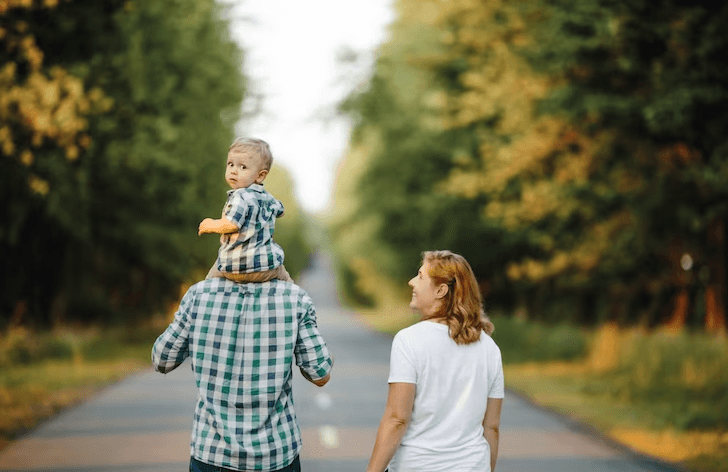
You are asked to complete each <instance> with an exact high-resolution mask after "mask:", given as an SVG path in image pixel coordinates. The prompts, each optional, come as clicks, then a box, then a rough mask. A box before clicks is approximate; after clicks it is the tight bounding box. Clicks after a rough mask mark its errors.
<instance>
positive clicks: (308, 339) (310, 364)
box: [294, 296, 333, 380]
mask: <svg viewBox="0 0 728 472" xmlns="http://www.w3.org/2000/svg"><path fill="white" fill-rule="evenodd" d="M301 313H302V314H301V316H300V319H299V321H298V339H297V341H296V347H295V349H294V354H295V356H296V365H297V366H299V367H300V368H301V369H303V371H304V372H306V374H308V376H309V377H311V379H312V380H320V379H323V378H324V377H326V376H327V375H328V373H329V372H330V371H331V367H332V365H333V361H332V360H331V355H330V354H329V349H328V348H327V347H326V343H325V342H324V339H323V337H321V334H320V333H319V330H318V326H317V324H316V309H315V308H314V306H313V302H311V299H310V298H309V297H308V296H305V297H304V299H303V300H302V302H301Z"/></svg>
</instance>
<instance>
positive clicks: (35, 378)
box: [0, 328, 161, 450]
mask: <svg viewBox="0 0 728 472" xmlns="http://www.w3.org/2000/svg"><path fill="white" fill-rule="evenodd" d="M159 332H161V331H157V330H156V329H151V328H143V329H138V330H131V329H114V330H99V329H89V328H84V329H83V330H79V329H76V330H71V329H63V330H56V331H54V332H52V333H51V332H49V333H33V332H30V331H28V330H25V329H23V328H14V329H10V330H8V331H7V332H5V333H3V334H2V336H0V362H2V364H3V368H2V369H1V370H0V412H2V413H0V450H2V449H3V448H5V447H6V446H7V445H8V444H9V443H10V442H11V441H13V440H14V439H16V438H18V437H19V436H21V435H23V434H25V433H27V432H28V431H31V430H32V429H34V428H35V427H36V426H37V425H38V424H39V423H40V422H42V421H43V420H45V419H47V418H49V417H50V416H53V415H54V414H56V413H57V412H59V411H60V410H62V409H64V408H67V407H69V406H71V405H74V404H77V403H79V402H81V401H83V400H85V399H86V398H88V397H89V396H91V395H92V394H94V393H96V392H97V391H99V390H100V389H101V388H103V387H105V386H107V385H109V384H111V383H114V382H116V381H118V380H120V379H122V378H124V377H126V376H127V375H129V374H131V373H133V372H136V371H138V370H140V369H143V368H145V367H149V365H150V360H149V358H150V357H149V356H150V352H151V346H152V343H153V342H154V340H155V339H156V336H157V335H158V334H159Z"/></svg>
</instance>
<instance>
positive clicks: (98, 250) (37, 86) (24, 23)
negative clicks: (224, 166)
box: [0, 0, 243, 325]
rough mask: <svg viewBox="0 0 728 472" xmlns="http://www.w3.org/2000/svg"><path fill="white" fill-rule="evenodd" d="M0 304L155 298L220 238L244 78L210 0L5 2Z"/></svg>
mask: <svg viewBox="0 0 728 472" xmlns="http://www.w3.org/2000/svg"><path fill="white" fill-rule="evenodd" d="M0 54H1V55H2V67H0V69H1V70H2V73H1V74H0V76H2V79H0V92H2V95H1V96H2V97H3V98H2V100H0V102H1V103H0V146H2V151H3V154H4V156H2V159H0V176H1V177H0V188H2V194H1V195H0V196H1V197H2V200H3V205H2V207H0V221H2V223H0V251H2V253H3V260H4V264H3V271H2V273H1V274H2V275H1V277H2V283H0V286H1V287H2V289H0V290H1V291H0V300H2V306H1V307H0V312H1V313H2V314H3V317H5V318H6V319H7V317H8V316H9V315H11V316H12V317H13V318H14V319H15V322H27V323H38V324H46V325H47V324H50V323H56V322H61V321H63V320H64V319H66V318H76V319H81V320H95V319H98V318H102V317H105V318H107V319H108V318H109V317H112V318H113V317H125V316H127V315H126V313H128V312H129V311H134V312H136V313H138V314H141V313H142V312H150V311H152V310H153V309H154V308H155V307H158V306H161V305H162V304H164V303H165V299H166V298H168V297H170V296H172V294H173V293H174V295H176V291H177V287H178V285H179V283H180V282H181V281H182V280H183V279H184V278H185V277H187V276H188V274H189V272H190V270H191V269H192V268H196V267H202V266H204V265H209V264H210V263H211V262H210V261H208V260H207V254H208V253H209V250H210V249H211V248H212V247H214V246H216V242H213V241H211V240H203V239H201V238H198V237H197V235H196V228H197V225H198V223H199V221H200V220H201V219H202V218H203V217H204V216H206V215H208V214H212V213H213V212H218V211H219V201H218V196H219V193H220V192H221V191H223V190H224V182H223V180H222V179H221V178H220V176H219V175H218V174H219V172H218V170H219V168H220V167H219V166H216V165H215V164H217V163H218V162H219V161H221V159H223V156H224V155H225V153H226V151H227V145H228V144H229V142H230V141H231V138H232V132H231V129H232V125H233V124H234V121H235V120H236V118H237V116H238V110H239V104H240V101H241V98H242V92H243V84H242V83H241V79H240V77H241V75H240V70H239V62H240V52H239V51H238V50H237V48H236V47H235V46H234V45H233V43H232V42H231V41H230V39H229V38H228V37H227V33H226V24H225V22H224V21H223V20H222V19H221V10H220V7H219V6H217V5H216V4H215V2H214V1H212V0H203V1H192V0H154V1H149V2H136V1H122V0H115V1H108V2H93V1H89V0H66V1H45V2H10V3H9V4H8V3H7V2H5V3H3V10H2V11H0Z"/></svg>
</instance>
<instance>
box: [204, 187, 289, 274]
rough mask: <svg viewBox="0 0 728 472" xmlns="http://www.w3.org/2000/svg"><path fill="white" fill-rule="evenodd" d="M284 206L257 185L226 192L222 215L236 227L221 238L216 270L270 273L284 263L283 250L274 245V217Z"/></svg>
mask: <svg viewBox="0 0 728 472" xmlns="http://www.w3.org/2000/svg"><path fill="white" fill-rule="evenodd" d="M282 214H283V204H282V203H281V202H279V201H278V200H276V199H275V198H274V197H273V196H272V195H271V194H270V193H268V192H266V190H265V189H264V188H263V186H262V185H260V184H252V185H250V186H249V187H247V188H239V189H234V190H229V191H228V199H227V202H226V203H225V208H223V211H222V216H223V217H224V218H227V219H228V220H230V221H231V222H232V223H234V224H235V225H236V226H237V227H238V232H237V233H229V234H223V235H221V236H220V249H219V250H218V252H217V262H216V264H217V270H219V271H220V272H228V273H232V274H244V273H248V272H259V271H263V270H273V269H275V268H276V267H278V266H280V265H281V264H283V249H282V248H281V247H280V246H279V245H278V244H276V243H274V242H273V230H274V229H275V223H276V218H277V217H279V216H281V215H282Z"/></svg>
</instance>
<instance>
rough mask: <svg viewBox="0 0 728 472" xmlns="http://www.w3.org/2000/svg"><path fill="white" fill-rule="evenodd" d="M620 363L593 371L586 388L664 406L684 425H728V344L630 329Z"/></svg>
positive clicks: (669, 420)
mask: <svg viewBox="0 0 728 472" xmlns="http://www.w3.org/2000/svg"><path fill="white" fill-rule="evenodd" d="M615 348H616V349H617V352H618V363H617V365H616V366H614V368H613V369H609V370H607V371H605V372H603V373H600V374H597V375H594V376H592V378H591V379H590V380H589V381H588V382H586V383H585V385H584V387H583V391H584V392H585V393H587V394H589V395H608V396H611V397H613V398H615V399H617V400H621V401H626V402H629V403H631V404H640V405H649V406H650V407H651V408H653V409H655V410H656V411H657V410H659V411H662V415H663V416H664V417H665V422H666V424H667V425H671V426H674V427H677V428H680V429H711V428H723V429H724V428H726V427H727V426H728V401H727V400H726V398H728V397H727V396H726V393H727V392H728V369H726V366H727V365H728V347H726V344H725V342H724V340H721V339H716V338H714V337H707V336H706V335H704V334H686V333H683V334H680V335H674V334H668V333H662V332H657V333H653V334H646V333H642V332H639V331H624V332H622V333H621V334H620V336H619V339H618V342H617V344H616V345H615Z"/></svg>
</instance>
